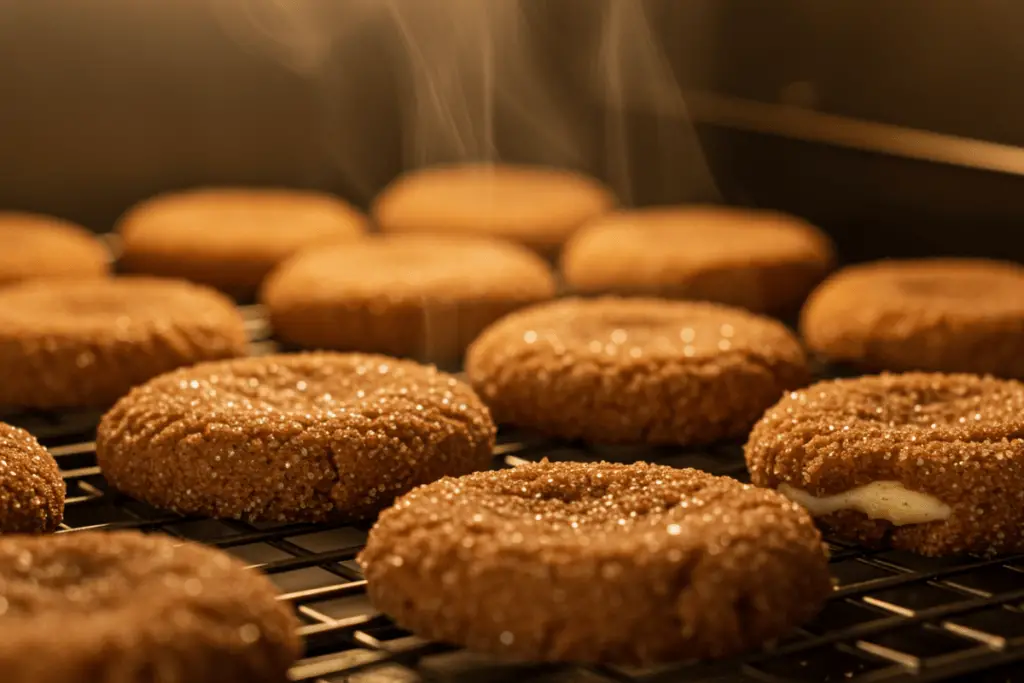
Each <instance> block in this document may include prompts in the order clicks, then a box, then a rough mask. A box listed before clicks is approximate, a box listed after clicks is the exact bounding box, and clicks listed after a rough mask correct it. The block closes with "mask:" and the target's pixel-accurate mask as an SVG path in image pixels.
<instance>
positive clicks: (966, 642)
mask: <svg viewBox="0 0 1024 683" xmlns="http://www.w3.org/2000/svg"><path fill="white" fill-rule="evenodd" d="M250 315H251V330H250V331H251V332H252V333H253V337H254V341H255V344H254V349H255V351H257V352H262V351H266V350H269V349H270V348H272V345H271V343H270V342H268V341H267V340H266V330H265V326H263V325H262V323H261V322H260V321H259V320H258V315H256V314H255V312H254V311H250ZM97 418H98V415H96V414H86V413H74V414H63V415H37V414H27V415H16V416H8V417H7V418H6V419H7V420H8V421H10V422H13V423H15V424H19V425H20V426H23V427H25V428H27V429H28V430H29V431H31V432H33V433H34V434H35V435H36V436H37V437H38V438H39V439H40V441H41V442H42V443H43V444H44V445H46V446H47V447H49V448H50V450H51V452H52V453H53V454H54V456H55V457H56V458H57V461H58V463H59V464H60V467H61V470H62V472H63V474H64V479H65V482H66V484H67V505H66V512H65V521H64V524H63V525H62V529H61V532H63V533H69V532H75V531H80V530H83V529H124V528H132V529H139V530H142V531H147V532H149V531H153V532H163V533H167V534H170V535H173V536H176V537H179V538H183V539H190V540H194V541H200V542H203V543H208V544H210V545H213V546H216V547H219V548H222V549H223V550H225V551H226V552H228V553H231V554H233V555H235V556H237V557H239V558H241V559H243V560H244V561H246V562H247V563H248V564H250V565H251V566H252V567H253V568H254V569H257V570H259V571H263V572H265V573H266V574H267V575H268V576H269V577H270V579H271V580H272V581H273V582H274V583H275V584H276V585H277V586H278V587H279V588H280V589H281V591H282V592H283V594H284V595H283V596H282V599H283V600H287V601H289V602H290V603H291V604H292V605H293V606H294V608H295V610H296V612H297V614H298V616H299V619H300V620H301V621H302V626H301V635H302V637H303V639H304V641H305V645H306V653H305V657H304V659H302V660H301V661H300V662H299V663H298V664H296V666H295V667H294V668H293V669H292V672H291V676H292V680H294V681H296V682H302V683H340V682H341V681H352V682H353V683H354V682H356V681H363V682H371V681H372V682H375V683H392V682H394V683H407V682H413V681H450V682H453V683H462V682H468V681H494V682H498V683H501V682H504V681H509V682H511V681H527V680H529V681H537V682H543V683H575V682H577V681H579V682H580V683H631V682H652V683H653V682H656V681H680V680H685V681H693V682H700V681H715V682H723V681H775V682H782V681H814V682H817V683H825V682H832V681H843V682H845V681H856V682H858V683H859V682H863V683H868V682H872V683H873V682H883V681H885V682H889V681H914V682H918V683H924V682H926V681H947V680H948V681H973V682H975V683H986V682H989V681H991V682H993V683H994V682H996V681H1016V680H1024V555H1018V556H1012V557H1001V558H983V557H967V558H957V559H927V558H921V557H917V556H915V555H912V554H910V553H905V552H900V551H881V552H869V551H866V550H863V549H860V548H856V547H853V546H850V545H848V544H843V543H836V542H830V546H831V549H832V558H831V559H832V564H831V566H832V573H833V576H834V577H835V579H836V582H837V588H836V591H835V593H834V595H833V596H832V597H831V599H830V600H829V602H828V603H827V605H826V607H825V608H824V610H823V611H822V613H821V614H820V615H819V616H818V617H817V618H816V619H815V620H814V621H813V622H811V623H810V624H807V625H806V626H805V627H804V628H802V629H800V630H799V631H797V632H796V633H794V634H792V635H791V636H788V637H787V638H785V639H783V640H782V641H780V642H778V643H776V644H774V645H773V646H772V647H770V648H767V649H765V650H762V651H756V652H752V653H749V654H747V655H744V656H742V657H738V658H733V659H729V660H726V661H721V662H697V663H688V664H680V665H672V666H668V667H659V668H656V669H643V670H640V669H622V668H617V667H608V666H583V665H570V664H565V665H525V664H508V663H502V662H498V661H495V660H492V659H488V658H485V657H481V656H477V655H473V654H472V653H468V652H465V651H460V650H458V649H456V648H453V647H450V646H445V645H441V644H437V643H431V642H427V641H424V640H421V639H419V638H416V637H414V636H412V635H410V634H408V633H406V632H403V631H402V630H400V629H399V628H397V627H396V626H394V625H393V624H391V623H390V622H389V620H388V619H387V618H386V617H385V616H383V615H380V614H378V613H377V612H375V611H374V609H373V607H372V606H371V605H370V603H369V601H368V600H367V597H366V593H365V581H364V580H363V577H362V574H361V572H360V570H359V567H358V566H357V565H356V563H355V556H356V555H357V554H358V552H359V550H360V548H361V547H362V543H363V541H364V540H365V538H366V531H367V526H366V525H355V526H347V525H342V524H338V525H317V526H309V525H280V524H251V523H244V522H238V521H220V520H210V519H196V518H187V517H183V516H180V515H177V514H174V513H168V512H166V511H161V510H157V509H155V508H152V507H150V506H148V505H145V504H143V503H140V502H138V501H135V500H132V499H130V498H127V497H125V496H123V495H121V494H119V493H117V492H115V491H112V490H110V488H109V487H108V486H107V484H106V482H105V480H104V479H103V476H102V475H101V474H100V472H99V468H98V467H97V466H96V461H95V451H94V443H93V441H92V437H93V433H94V429H95V424H96V421H97ZM544 457H546V458H549V459H551V460H634V459H645V460H651V461H655V462H660V463H664V464H668V465H673V466H677V467H697V468H700V469H704V470H707V471H709V472H712V473H714V474H722V475H729V476H733V477H737V478H740V479H743V478H745V477H746V471H745V468H744V465H743V458H742V453H741V449H740V447H739V446H738V445H736V444H726V445H721V446H716V447H713V448H708V449H702V450H699V451H693V450H680V449H657V450H654V449H635V448H591V447H585V446H579V445H575V444H554V443H550V442H546V441H543V440H538V439H531V438H529V437H526V436H524V435H521V434H515V433H502V434H500V435H499V443H498V446H497V447H496V449H495V457H494V466H495V467H511V466H515V465H517V464H520V463H522V462H526V461H533V460H539V459H540V458H544Z"/></svg>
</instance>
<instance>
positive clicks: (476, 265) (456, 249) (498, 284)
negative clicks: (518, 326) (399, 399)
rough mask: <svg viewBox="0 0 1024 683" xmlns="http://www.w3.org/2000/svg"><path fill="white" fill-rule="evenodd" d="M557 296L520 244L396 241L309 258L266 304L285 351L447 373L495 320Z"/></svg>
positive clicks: (276, 276)
mask: <svg viewBox="0 0 1024 683" xmlns="http://www.w3.org/2000/svg"><path fill="white" fill-rule="evenodd" d="M554 295H555V279H554V275H553V274H552V272H551V269H550V268H549V267H548V265H547V264H546V263H545V262H544V261H543V259H541V258H540V257H539V256H537V255H536V254H534V253H532V252H530V251H529V250H527V249H525V248H523V247H520V246H518V245H516V244H512V243H510V242H503V241H499V240H493V239H487V238H469V237H464V238H460V237H452V236H438V235H430V236H428V235H402V236H398V235H396V236H384V237H377V238H370V239H366V240H363V241H361V242H359V243H355V244H344V245H336V246H331V247H323V248H314V249H310V250H307V251H304V252H302V253H300V254H298V255H296V256H294V257H293V258H291V259H289V260H288V261H286V262H285V263H284V264H282V265H281V266H280V268H278V269H277V270H275V271H274V273H273V274H272V275H271V276H270V277H269V278H268V279H267V282H266V284H265V286H264V287H263V290H262V293H261V296H260V298H261V301H262V302H263V303H264V304H266V306H267V308H268V310H269V313H270V321H271V326H272V327H273V329H274V332H275V334H276V336H277V337H278V339H280V340H281V341H284V342H285V343H288V344H292V345H294V346H299V347H303V348H311V349H334V350H341V351H366V352H375V353H385V354H388V355H393V356H403V357H412V358H417V359H420V360H427V361H431V362H436V363H442V364H449V363H455V362H457V361H458V360H459V359H460V358H461V357H462V354H463V352H464V351H465V349H466V347H467V346H468V345H469V343H470V342H471V341H473V339H475V338H476V336H477V335H478V334H479V333H480V332H481V331H482V330H483V329H484V328H485V327H487V326H488V325H490V324H491V323H492V322H494V321H495V320H497V319H499V318H501V317H503V316H504V315H506V314H508V313H510V312H512V311H514V310H516V309H519V308H522V307H523V306H526V305H529V304H533V303H537V302H540V301H545V300H547V299H551V298H552V297H553V296H554Z"/></svg>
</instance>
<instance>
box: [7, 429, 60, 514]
mask: <svg viewBox="0 0 1024 683" xmlns="http://www.w3.org/2000/svg"><path fill="white" fill-rule="evenodd" d="M63 518H64V480H63V479H62V478H61V476H60V469H59V468H58V467H57V462H56V461H55V460H54V459H53V456H52V455H50V453H49V452H48V451H47V450H46V449H45V448H43V447H42V446H40V445H39V442H38V441H36V439H35V437H34V436H32V435H31V434H29V433H28V432H26V431H25V430H24V429H19V428H18V427H12V426H11V425H8V424H4V423H2V422H0V533H6V534H10V533H46V532H50V531H54V530H55V529H56V528H57V527H58V525H60V523H61V520H62V519H63Z"/></svg>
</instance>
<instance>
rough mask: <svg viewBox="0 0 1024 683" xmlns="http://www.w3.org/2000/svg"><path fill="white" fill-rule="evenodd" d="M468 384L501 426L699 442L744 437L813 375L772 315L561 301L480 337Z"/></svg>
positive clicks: (641, 302)
mask: <svg viewBox="0 0 1024 683" xmlns="http://www.w3.org/2000/svg"><path fill="white" fill-rule="evenodd" d="M466 373H467V376H468V377H469V380H470V383H471V384H472V385H473V387H474V388H476V390H477V392H478V393H479V394H480V396H481V397H482V398H483V399H484V401H485V402H486V403H487V404H488V405H489V406H490V407H491V410H492V411H493V413H494V417H495V419H496V420H497V421H498V422H499V423H509V424H514V425H518V426H520V427H527V428H530V429H532V430H535V431H538V432H540V433H543V434H547V435H549V436H557V437H562V438H567V439H583V440H585V441H591V442H603V443H648V444H699V443H707V442H711V441H716V440H718V439H728V438H731V437H738V436H741V435H744V434H746V430H747V429H748V428H749V427H750V425H752V424H753V423H754V422H755V421H756V420H757V419H758V418H759V417H760V416H761V414H762V413H763V412H764V410H765V408H767V407H768V406H770V405H771V404H772V403H774V402H775V401H777V400H778V398H779V396H781V395H782V393H783V392H784V391H786V390H789V389H794V388H796V387H800V386H804V385H805V384H806V383H807V382H808V381H809V380H810V374H809V370H808V367H807V359H806V357H805V356H804V353H803V350H802V349H801V348H800V344H799V343H798V342H797V340H796V339H795V338H794V337H793V335H791V334H790V333H789V331H788V330H787V329H786V328H785V327H783V326H782V325H781V324H780V323H777V322H775V321H773V320H770V319H768V318H762V317H760V316H756V315H754V314H751V313H747V312H745V311H742V310H739V309H734V308H728V307H725V306H719V305H716V304H708V303H693V302H672V301H663V300H657V299H639V298H638V299H617V298H599V299H563V300H560V301H557V302H554V303H549V304H541V305H539V306H534V307H531V308H528V309H524V310H522V311H518V312H516V313H513V314H511V315H509V316H507V317H506V318H504V319H502V320H499V321H498V322H496V323H495V324H494V325H492V326H491V327H489V328H488V329H487V330H485V331H484V332H483V334H481V335H480V337H479V338H478V339H477V340H476V341H475V342H473V344H472V346H470V348H469V351H468V353H467V354H466Z"/></svg>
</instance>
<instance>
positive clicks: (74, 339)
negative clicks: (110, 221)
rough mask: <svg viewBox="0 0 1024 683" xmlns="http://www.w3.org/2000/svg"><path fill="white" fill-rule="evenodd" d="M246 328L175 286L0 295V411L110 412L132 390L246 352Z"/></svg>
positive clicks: (54, 285)
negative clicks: (198, 364)
mask: <svg viewBox="0 0 1024 683" xmlns="http://www.w3.org/2000/svg"><path fill="white" fill-rule="evenodd" d="M246 344H247V342H246V334H245V321H244V320H243V319H242V316H241V315H240V314H239V313H238V311H237V310H236V308H235V307H234V305H232V303H231V302H230V301H229V300H228V299H227V298H225V297H224V296H222V295H220V294H218V293H217V292H215V291H213V290H210V289H207V288H205V287H199V286H196V285H192V284H189V283H187V282H182V281H178V280H161V279H155V278H136V277H121V278H110V279H99V278H92V279H88V280H83V279H61V280H47V281H42V280H37V281H32V282H25V283H22V284H18V285H13V286H11V287H5V288H4V289H3V291H0V377H3V379H4V381H3V382H0V405H4V406H21V407H31V408H71V407H107V406H109V405H110V404H112V403H113V402H114V401H115V400H117V399H118V398H120V397H121V396H123V395H124V394H125V393H127V392H128V390H129V389H131V388H132V387H133V386H135V385H137V384H140V383H142V382H144V381H146V380H147V379H149V378H151V377H154V376H156V375H159V374H160V373H163V372H167V371H168V370H173V369H174V368H177V367H180V366H182V365H189V364H191V363H195V362H198V361H203V360H213V359H218V358H231V357H235V356H240V355H244V354H245V352H246Z"/></svg>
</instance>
